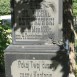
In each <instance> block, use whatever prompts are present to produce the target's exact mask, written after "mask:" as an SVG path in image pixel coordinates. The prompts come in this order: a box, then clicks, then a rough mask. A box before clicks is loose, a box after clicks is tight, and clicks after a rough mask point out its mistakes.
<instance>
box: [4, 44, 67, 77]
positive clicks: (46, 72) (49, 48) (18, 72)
mask: <svg viewBox="0 0 77 77" xmlns="http://www.w3.org/2000/svg"><path fill="white" fill-rule="evenodd" d="M5 51H6V52H5V65H6V66H5V67H6V68H5V69H6V77H56V76H57V77H63V76H64V74H65V72H64V70H63V68H64V67H63V66H62V64H61V62H62V61H61V62H59V61H58V60H59V57H61V56H59V57H58V58H57V59H58V60H57V59H56V58H54V57H56V56H57V53H58V51H59V47H58V46H57V45H10V46H9V47H8V48H7V49H6V50H5ZM60 55H61V54H60ZM67 68H68V67H66V68H65V69H66V70H67Z"/></svg>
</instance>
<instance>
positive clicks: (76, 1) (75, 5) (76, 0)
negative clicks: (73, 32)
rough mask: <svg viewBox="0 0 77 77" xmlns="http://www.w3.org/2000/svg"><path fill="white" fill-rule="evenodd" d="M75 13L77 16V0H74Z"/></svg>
mask: <svg viewBox="0 0 77 77" xmlns="http://www.w3.org/2000/svg"><path fill="white" fill-rule="evenodd" d="M73 14H74V16H77V0H73Z"/></svg>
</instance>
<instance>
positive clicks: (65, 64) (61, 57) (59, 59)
mask: <svg viewBox="0 0 77 77" xmlns="http://www.w3.org/2000/svg"><path fill="white" fill-rule="evenodd" d="M59 47H60V50H59V51H58V52H57V54H56V56H55V57H53V58H52V59H51V61H52V64H51V66H50V68H54V71H55V70H56V69H57V67H58V65H61V66H62V69H61V72H63V76H62V77H68V76H69V56H68V54H67V51H66V50H64V48H63V46H59Z"/></svg>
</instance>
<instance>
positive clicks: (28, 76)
mask: <svg viewBox="0 0 77 77" xmlns="http://www.w3.org/2000/svg"><path fill="white" fill-rule="evenodd" d="M50 67H51V61H50V60H16V61H14V62H13V63H12V65H11V74H12V76H13V77H16V76H17V77H52V74H53V69H51V68H50ZM15 69H16V71H15Z"/></svg>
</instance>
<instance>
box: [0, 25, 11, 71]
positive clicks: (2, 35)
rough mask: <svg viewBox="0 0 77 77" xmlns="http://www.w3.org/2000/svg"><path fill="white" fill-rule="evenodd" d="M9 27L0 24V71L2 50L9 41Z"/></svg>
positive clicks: (2, 63) (2, 64)
mask: <svg viewBox="0 0 77 77" xmlns="http://www.w3.org/2000/svg"><path fill="white" fill-rule="evenodd" d="M10 32H11V29H10V27H9V25H8V24H7V25H6V26H3V25H0V71H1V72H3V71H4V55H3V54H4V50H5V49H6V47H7V46H8V45H9V44H10V43H11V35H10Z"/></svg>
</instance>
